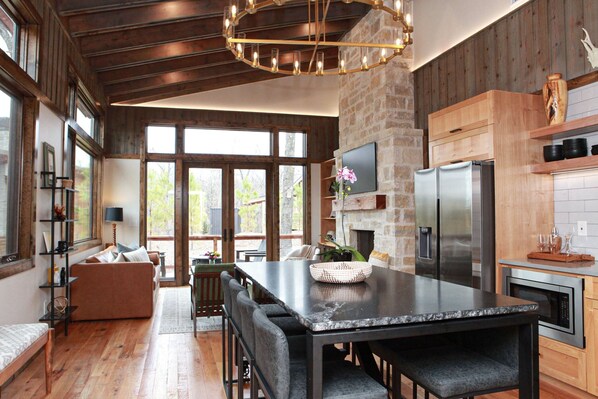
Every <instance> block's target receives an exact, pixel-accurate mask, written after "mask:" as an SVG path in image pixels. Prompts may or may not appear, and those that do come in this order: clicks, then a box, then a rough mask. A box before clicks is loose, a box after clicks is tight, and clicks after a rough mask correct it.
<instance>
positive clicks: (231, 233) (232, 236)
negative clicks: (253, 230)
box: [228, 229, 235, 241]
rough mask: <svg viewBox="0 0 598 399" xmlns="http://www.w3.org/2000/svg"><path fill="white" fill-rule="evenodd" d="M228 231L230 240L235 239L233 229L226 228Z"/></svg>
mask: <svg viewBox="0 0 598 399" xmlns="http://www.w3.org/2000/svg"><path fill="white" fill-rule="evenodd" d="M228 232H229V236H230V240H231V241H234V240H235V235H234V234H233V229H228Z"/></svg>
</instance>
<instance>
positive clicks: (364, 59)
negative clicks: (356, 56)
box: [361, 51, 370, 71]
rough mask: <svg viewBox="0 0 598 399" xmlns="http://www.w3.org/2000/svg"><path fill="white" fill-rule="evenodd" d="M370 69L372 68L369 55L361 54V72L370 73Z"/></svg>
mask: <svg viewBox="0 0 598 399" xmlns="http://www.w3.org/2000/svg"><path fill="white" fill-rule="evenodd" d="M369 69H370V66H369V65H368V54H367V53H365V54H364V52H363V51H362V52H361V70H362V71H368V70H369Z"/></svg>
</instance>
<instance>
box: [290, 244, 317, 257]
mask: <svg viewBox="0 0 598 399" xmlns="http://www.w3.org/2000/svg"><path fill="white" fill-rule="evenodd" d="M319 254H320V248H318V247H317V246H315V245H302V246H300V247H296V248H292V249H291V251H290V252H289V253H288V254H287V256H285V257H284V258H283V259H282V260H283V261H285V260H317V259H318V255H319Z"/></svg>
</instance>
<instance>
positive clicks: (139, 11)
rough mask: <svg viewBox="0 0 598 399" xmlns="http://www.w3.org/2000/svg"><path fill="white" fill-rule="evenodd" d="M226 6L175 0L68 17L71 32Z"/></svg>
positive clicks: (216, 12) (203, 14) (206, 13)
mask: <svg viewBox="0 0 598 399" xmlns="http://www.w3.org/2000/svg"><path fill="white" fill-rule="evenodd" d="M223 8H224V7H223V6H222V4H221V3H220V2H216V1H197V0H174V1H164V2H160V3H157V4H149V5H146V6H145V7H135V8H128V9H124V10H114V11H101V12H96V13H86V14H79V15H73V16H71V17H69V18H68V27H69V31H70V33H71V35H73V36H75V37H76V36H82V35H87V34H92V33H102V32H111V31H115V30H121V29H126V28H132V27H144V26H150V25H157V24H163V23H168V22H172V21H174V20H177V21H179V22H180V21H181V20H185V19H196V18H198V17H200V18H209V17H214V16H219V18H221V16H222V10H223Z"/></svg>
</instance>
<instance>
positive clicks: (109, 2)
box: [55, 0, 224, 16]
mask: <svg viewBox="0 0 598 399" xmlns="http://www.w3.org/2000/svg"><path fill="white" fill-rule="evenodd" d="M161 1H162V0H127V1H122V0H55V3H56V9H57V10H58V12H59V13H60V15H61V16H65V15H73V14H81V13H86V12H97V11H101V10H115V9H126V8H130V7H139V6H141V5H147V4H152V3H160V2H161ZM222 9H224V6H223V7H222Z"/></svg>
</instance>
